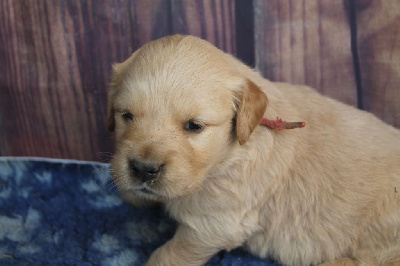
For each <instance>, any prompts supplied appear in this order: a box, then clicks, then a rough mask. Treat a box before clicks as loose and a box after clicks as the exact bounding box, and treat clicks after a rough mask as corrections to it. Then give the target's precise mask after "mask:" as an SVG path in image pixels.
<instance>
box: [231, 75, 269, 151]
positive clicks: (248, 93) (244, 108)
mask: <svg viewBox="0 0 400 266" xmlns="http://www.w3.org/2000/svg"><path fill="white" fill-rule="evenodd" d="M238 98H239V103H238V107H237V108H238V109H237V114H236V135H237V138H238V140H239V143H240V145H243V144H245V143H246V142H247V140H248V139H249V137H250V135H251V133H253V130H254V129H255V128H256V126H257V125H258V124H259V123H260V120H261V118H262V117H263V115H264V112H265V109H266V108H267V104H268V98H267V96H266V95H265V93H264V92H262V90H261V89H260V88H259V87H258V86H257V85H256V84H254V83H253V82H252V81H251V80H247V82H246V83H245V84H244V85H243V87H242V91H241V94H240V95H239V97H238Z"/></svg>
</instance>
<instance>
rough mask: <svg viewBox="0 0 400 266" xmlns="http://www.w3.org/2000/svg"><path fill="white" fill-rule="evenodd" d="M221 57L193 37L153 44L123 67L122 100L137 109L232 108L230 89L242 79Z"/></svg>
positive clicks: (218, 53) (222, 55) (183, 110)
mask: <svg viewBox="0 0 400 266" xmlns="http://www.w3.org/2000/svg"><path fill="white" fill-rule="evenodd" d="M225 57H226V55H225V54H224V53H223V52H222V51H220V50H218V49H217V48H215V47H214V46H212V45H211V44H209V43H207V42H205V41H202V40H200V39H197V38H194V37H183V38H182V39H180V40H172V41H168V40H162V41H156V42H153V43H151V44H150V45H148V46H145V47H143V48H141V49H140V51H139V52H138V53H137V54H136V55H134V58H133V59H132V60H131V61H130V62H129V64H128V65H127V66H126V69H125V73H124V77H123V78H122V84H121V87H122V88H121V89H122V90H121V92H122V93H121V94H123V97H122V99H123V101H125V102H126V105H128V106H136V107H139V106H140V109H143V108H146V109H151V108H158V109H162V108H173V109H177V110H179V112H188V110H187V109H188V106H191V107H192V108H190V109H191V111H192V112H193V110H199V112H200V110H201V109H203V110H206V109H215V110H217V109H221V108H225V109H231V108H232V109H233V90H234V89H235V87H239V86H240V83H241V82H242V80H241V78H239V77H238V76H237V75H235V74H234V71H233V70H232V69H231V67H230V65H229V61H228V60H227V59H226V58H225ZM160 111H161V110H160ZM203 112H204V111H203Z"/></svg>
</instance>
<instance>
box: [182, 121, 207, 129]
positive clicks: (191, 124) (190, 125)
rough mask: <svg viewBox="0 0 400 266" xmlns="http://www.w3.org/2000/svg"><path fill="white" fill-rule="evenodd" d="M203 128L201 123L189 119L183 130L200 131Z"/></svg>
mask: <svg viewBox="0 0 400 266" xmlns="http://www.w3.org/2000/svg"><path fill="white" fill-rule="evenodd" d="M203 128H204V126H203V125H201V124H199V123H196V122H194V121H193V120H190V121H189V122H187V123H186V124H185V130H186V131H190V132H200V131H202V130H203Z"/></svg>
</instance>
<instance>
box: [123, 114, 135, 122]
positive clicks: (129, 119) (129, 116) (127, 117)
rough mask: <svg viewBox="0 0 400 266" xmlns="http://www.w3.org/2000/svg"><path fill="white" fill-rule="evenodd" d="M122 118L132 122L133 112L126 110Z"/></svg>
mask: <svg viewBox="0 0 400 266" xmlns="http://www.w3.org/2000/svg"><path fill="white" fill-rule="evenodd" d="M122 118H123V119H124V120H125V121H126V122H130V121H132V120H133V114H131V113H129V112H126V113H123V114H122Z"/></svg>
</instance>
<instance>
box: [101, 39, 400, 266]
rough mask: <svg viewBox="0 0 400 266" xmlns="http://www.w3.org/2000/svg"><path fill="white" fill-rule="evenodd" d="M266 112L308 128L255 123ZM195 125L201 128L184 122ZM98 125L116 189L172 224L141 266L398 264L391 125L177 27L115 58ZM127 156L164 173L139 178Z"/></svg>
mask: <svg viewBox="0 0 400 266" xmlns="http://www.w3.org/2000/svg"><path fill="white" fill-rule="evenodd" d="M125 113H131V114H132V115H133V119H132V121H130V120H126V119H123V117H122V116H123V114H125ZM277 116H279V117H281V118H283V119H284V120H287V121H303V120H305V121H306V122H307V125H306V127H305V128H301V129H292V130H283V131H278V130H272V129H269V128H266V127H263V126H258V123H259V121H260V119H261V118H262V117H265V118H269V119H275V118H276V117H277ZM192 120H194V121H196V122H198V123H199V124H201V125H202V126H204V129H203V130H201V131H200V132H190V131H187V130H185V129H184V127H185V124H186V123H187V122H188V121H192ZM108 126H109V129H110V130H115V132H116V142H117V146H116V147H117V148H116V153H115V157H114V159H113V162H112V173H113V178H114V180H115V182H116V184H117V185H118V186H119V188H120V189H121V190H122V191H123V193H124V195H126V197H128V198H129V200H130V202H132V203H134V204H136V205H140V204H143V203H145V202H151V201H160V202H162V203H163V204H164V205H165V207H166V209H167V211H168V212H169V213H170V215H171V216H172V217H173V218H175V219H176V220H177V221H178V222H179V223H180V225H179V227H178V229H177V232H176V234H175V236H174V237H173V238H172V239H171V240H170V241H169V242H167V243H166V244H165V245H163V246H162V247H160V248H159V249H157V250H156V251H155V252H154V253H153V254H152V256H151V257H150V259H149V261H148V265H202V264H204V263H206V262H207V260H208V259H209V258H210V257H211V256H213V255H214V254H215V253H217V252H218V251H220V250H224V249H225V250H230V249H232V248H235V247H238V246H243V247H245V248H246V249H248V250H249V251H250V252H251V253H253V254H255V255H256V256H260V257H262V258H266V257H272V258H275V259H277V260H278V261H279V262H281V263H283V264H285V265H317V264H320V263H326V264H324V265H400V131H399V130H397V129H395V128H393V127H391V126H389V125H386V124H385V123H383V122H381V121H380V120H378V119H377V118H376V117H375V116H373V115H372V114H369V113H367V112H363V111H360V110H357V109H355V108H353V107H351V106H347V105H345V104H342V103H339V102H337V101H335V100H332V99H329V98H327V97H324V96H321V95H320V94H318V93H317V92H315V91H314V90H312V89H310V88H307V87H303V86H294V85H290V84H283V83H272V82H270V81H268V80H266V79H264V78H263V77H262V76H261V75H260V74H259V73H257V72H256V71H254V70H252V69H250V68H249V67H247V66H245V65H244V64H242V63H241V62H240V61H239V60H236V59H235V58H234V57H232V56H230V55H228V54H225V53H223V52H222V51H220V50H218V49H217V48H215V47H214V46H212V45H211V44H209V43H207V42H206V41H203V40H200V39H198V38H196V37H192V36H180V35H175V36H171V37H167V38H163V39H160V40H157V41H154V42H150V43H148V44H146V45H145V46H143V47H142V48H141V49H139V50H138V51H137V52H135V53H134V54H133V55H132V57H130V58H129V59H128V60H126V61H125V62H123V63H121V64H117V65H115V67H114V71H113V78H112V84H111V87H110V92H109V117H108ZM129 159H135V160H138V161H141V162H147V163H155V164H164V165H165V168H164V169H163V171H162V173H161V174H160V176H159V177H157V179H156V180H155V181H154V182H152V183H150V182H147V183H145V184H142V183H141V182H139V181H138V180H137V179H136V178H135V176H133V175H132V173H131V171H130V169H129V165H128V160H129ZM144 187H145V188H146V189H147V190H148V191H151V193H146V192H143V188H144ZM141 189H142V190H141Z"/></svg>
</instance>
